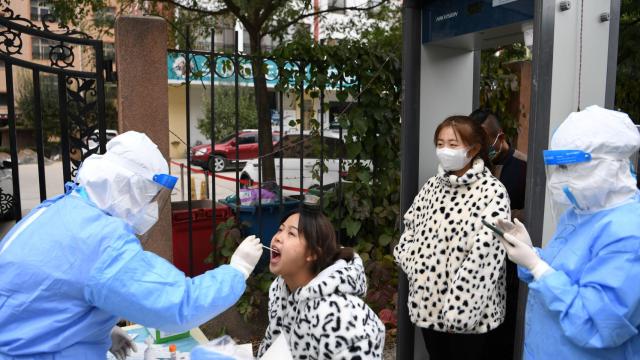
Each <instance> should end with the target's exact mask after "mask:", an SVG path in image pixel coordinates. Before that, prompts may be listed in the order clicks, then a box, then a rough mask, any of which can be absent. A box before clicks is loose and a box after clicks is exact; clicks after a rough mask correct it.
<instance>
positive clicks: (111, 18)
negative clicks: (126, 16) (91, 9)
mask: <svg viewBox="0 0 640 360" xmlns="http://www.w3.org/2000/svg"><path fill="white" fill-rule="evenodd" d="M115 21H116V8H115V7H113V6H107V7H104V8H101V9H98V10H97V11H96V13H95V14H94V16H93V23H94V25H95V26H96V27H109V28H112V27H113V26H114V24H115Z"/></svg>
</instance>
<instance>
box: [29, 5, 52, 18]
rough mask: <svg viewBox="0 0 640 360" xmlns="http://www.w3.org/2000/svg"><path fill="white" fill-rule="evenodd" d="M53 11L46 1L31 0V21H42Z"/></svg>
mask: <svg viewBox="0 0 640 360" xmlns="http://www.w3.org/2000/svg"><path fill="white" fill-rule="evenodd" d="M50 12H51V11H50V10H49V6H48V5H47V4H46V3H45V1H44V0H31V20H42V17H43V16H45V15H48V14H49V13H50Z"/></svg>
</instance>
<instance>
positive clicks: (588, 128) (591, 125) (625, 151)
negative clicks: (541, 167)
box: [549, 105, 640, 160]
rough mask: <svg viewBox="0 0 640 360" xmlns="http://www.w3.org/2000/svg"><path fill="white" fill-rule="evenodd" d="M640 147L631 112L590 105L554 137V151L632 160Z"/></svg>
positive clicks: (551, 146) (564, 122)
mask: <svg viewBox="0 0 640 360" xmlns="http://www.w3.org/2000/svg"><path fill="white" fill-rule="evenodd" d="M639 148H640V133H639V132H638V130H637V129H636V127H635V125H634V124H633V121H631V119H630V118H629V115H627V114H625V113H623V112H619V111H613V110H608V109H604V108H601V107H599V106H597V105H592V106H589V107H588V108H586V109H584V110H582V111H580V112H572V113H571V114H569V116H568V117H567V119H566V120H565V121H563V122H562V124H560V126H559V127H558V129H557V130H556V131H555V133H554V134H553V136H552V138H551V144H550V147H549V149H551V150H582V151H585V152H588V153H591V154H593V155H594V157H595V156H598V155H600V156H606V157H609V158H613V159H619V160H622V159H628V158H629V157H630V156H631V155H633V154H634V153H635V152H637V151H638V149H639Z"/></svg>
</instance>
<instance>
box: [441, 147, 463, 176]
mask: <svg viewBox="0 0 640 360" xmlns="http://www.w3.org/2000/svg"><path fill="white" fill-rule="evenodd" d="M468 151H469V149H467V148H463V149H451V148H448V147H442V148H438V149H436V156H438V160H440V165H441V166H442V168H443V169H444V170H445V171H458V170H460V169H462V168H464V167H465V166H467V164H468V163H469V162H470V161H471V158H470V157H469V156H467V152H468Z"/></svg>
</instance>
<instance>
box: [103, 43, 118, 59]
mask: <svg viewBox="0 0 640 360" xmlns="http://www.w3.org/2000/svg"><path fill="white" fill-rule="evenodd" d="M102 44H103V45H102V52H103V56H104V59H105V60H115V59H116V47H115V45H114V44H113V43H108V42H104V43H102Z"/></svg>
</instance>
